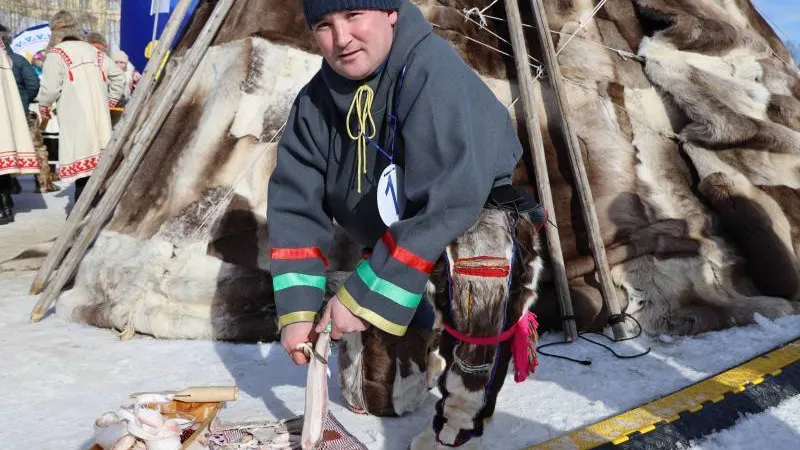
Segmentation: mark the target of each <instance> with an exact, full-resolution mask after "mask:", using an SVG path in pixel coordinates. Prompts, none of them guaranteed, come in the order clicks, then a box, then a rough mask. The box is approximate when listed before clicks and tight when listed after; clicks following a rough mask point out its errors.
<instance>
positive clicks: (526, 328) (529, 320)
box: [511, 311, 539, 383]
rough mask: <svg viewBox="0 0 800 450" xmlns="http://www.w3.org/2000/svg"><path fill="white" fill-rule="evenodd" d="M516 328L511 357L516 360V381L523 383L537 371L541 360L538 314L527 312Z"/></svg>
mask: <svg viewBox="0 0 800 450" xmlns="http://www.w3.org/2000/svg"><path fill="white" fill-rule="evenodd" d="M514 327H515V328H516V330H515V331H514V338H513V340H512V341H511V355H512V357H513V358H514V381H516V382H517V383H522V382H523V381H525V379H526V378H528V375H530V374H532V373H533V372H534V371H535V370H536V366H538V365H539V359H538V358H537V357H536V340H537V337H538V335H537V333H536V329H537V328H538V327H539V324H538V323H537V322H536V314H534V313H532V312H530V311H526V312H525V314H523V316H522V318H521V319H520V320H519V322H517V323H516V324H515V325H514Z"/></svg>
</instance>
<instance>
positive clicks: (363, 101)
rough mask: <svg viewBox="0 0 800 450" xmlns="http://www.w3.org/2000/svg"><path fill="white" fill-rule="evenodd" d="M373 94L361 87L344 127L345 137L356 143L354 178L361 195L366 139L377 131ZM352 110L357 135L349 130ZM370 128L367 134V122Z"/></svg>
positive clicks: (365, 166) (371, 137) (365, 162)
mask: <svg viewBox="0 0 800 450" xmlns="http://www.w3.org/2000/svg"><path fill="white" fill-rule="evenodd" d="M374 96H375V92H374V91H373V90H372V88H371V87H369V86H368V85H366V84H363V85H361V86H360V87H359V88H358V89H357V90H356V94H355V96H353V102H352V103H350V110H349V111H347V118H346V119H345V126H346V127H347V136H349V137H350V139H352V140H354V141H356V142H358V146H357V155H358V158H357V165H358V167H357V168H356V177H358V193H359V194H360V193H361V175H362V174H366V173H367V138H369V139H373V138H374V137H375V134H376V133H377V131H376V130H375V120H373V119H372V100H373V98H374ZM353 110H355V111H356V118H357V120H358V134H355V135H354V134H353V132H352V130H351V128H350V117H351V116H352V115H353ZM368 121H369V126H370V127H372V131H371V132H368V131H367V130H368V128H367V122H368Z"/></svg>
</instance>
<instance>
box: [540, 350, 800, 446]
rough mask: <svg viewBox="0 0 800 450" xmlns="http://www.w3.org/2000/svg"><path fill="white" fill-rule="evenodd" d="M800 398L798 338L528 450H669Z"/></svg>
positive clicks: (799, 351)
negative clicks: (744, 417) (745, 416)
mask: <svg viewBox="0 0 800 450" xmlns="http://www.w3.org/2000/svg"><path fill="white" fill-rule="evenodd" d="M798 394H800V339H796V340H794V341H793V342H791V343H789V344H786V345H784V346H782V347H780V348H778V349H776V350H772V351H770V352H767V353H765V354H763V355H761V356H758V357H756V358H753V359H751V360H749V361H747V362H745V363H744V364H741V365H739V366H737V367H734V368H732V369H730V370H727V371H725V372H722V373H720V374H719V375H716V376H713V377H711V378H707V379H705V380H703V381H700V382H697V383H695V384H693V385H692V386H689V387H687V388H685V389H682V390H680V391H677V392H675V393H672V394H669V395H667V396H664V397H662V398H659V399H658V400H655V401H653V402H650V403H647V404H645V405H642V406H640V407H638V408H635V409H632V410H630V411H627V412H624V413H622V414H620V415H617V416H614V417H611V418H609V419H606V420H603V421H601V422H598V423H595V424H593V425H589V426H588V427H586V428H583V429H581V430H577V431H573V432H570V433H567V434H565V435H562V436H559V437H557V438H554V439H551V440H549V441H546V442H542V443H540V444H536V445H533V446H530V447H528V448H527V449H526V450H566V449H570V450H587V449H598V448H603V449H616V450H624V449H634V448H635V449H670V448H676V445H678V444H680V443H684V444H688V443H689V442H690V441H691V440H696V439H698V438H700V437H702V436H705V435H707V434H710V433H712V432H714V431H717V430H721V429H725V428H727V427H730V426H732V425H733V424H734V423H735V421H736V420H737V419H738V418H739V417H740V416H741V415H742V414H747V413H757V412H761V411H763V410H765V409H767V408H770V407H772V406H775V405H777V404H779V403H780V402H781V401H782V400H784V399H786V398H789V397H792V396H794V395H798Z"/></svg>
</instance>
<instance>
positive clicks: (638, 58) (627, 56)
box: [482, 14, 647, 63]
mask: <svg viewBox="0 0 800 450" xmlns="http://www.w3.org/2000/svg"><path fill="white" fill-rule="evenodd" d="M482 17H485V18H487V19H491V20H497V21H500V22H506V19H504V18H502V17H495V16H490V15H488V14H484V15H483V16H482ZM522 26H523V27H527V28H532V29H534V30H535V29H536V25H531V24H527V23H523V24H522ZM550 32H551V33H554V34H558V35H561V36H570V34H569V33H562V32H561V31H556V30H550ZM575 37H576V38H578V39H580V40H582V41H586V42H587V43H589V44H592V45H596V46H598V47H603V48H605V49H607V50H611V51H612V52H614V53H616V54H618V55H619V56H620V57H621V58H623V59H633V60H635V61H639V62H641V63H644V62H647V59H646V58H645V57H644V56H639V55H637V54H636V53H632V52H629V51H627V50H622V49H619V48H614V47H609V46H607V45H605V44H603V43H601V42H598V41H595V40H594V39H589V38H587V37H583V36H577V35H576V36H575ZM529 56H530V55H529ZM531 58H533V57H532V56H531Z"/></svg>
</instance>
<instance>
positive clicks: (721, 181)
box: [698, 173, 800, 298]
mask: <svg viewBox="0 0 800 450" xmlns="http://www.w3.org/2000/svg"><path fill="white" fill-rule="evenodd" d="M698 189H699V191H700V193H701V194H702V195H703V197H704V198H705V199H706V200H707V201H708V202H709V203H710V204H711V207H712V208H713V209H714V211H715V212H716V213H717V214H719V215H720V217H721V218H722V223H723V228H724V230H725V234H726V235H727V236H728V237H729V238H730V239H731V240H732V241H733V242H735V243H736V245H738V246H739V248H740V249H741V250H742V252H743V253H744V255H745V265H746V267H747V272H748V274H749V275H750V277H751V278H752V279H753V281H754V282H755V284H756V286H757V287H758V289H759V290H760V291H761V292H762V293H764V294H766V295H771V296H775V297H785V298H793V297H795V296H796V295H797V293H798V290H799V289H800V272H799V271H798V267H797V262H796V259H795V255H794V254H793V252H792V251H791V250H790V249H787V248H786V246H785V245H784V244H783V242H782V241H781V239H780V238H779V237H778V236H777V235H776V234H775V232H774V231H773V229H772V221H771V219H770V217H769V215H768V214H767V213H766V212H765V211H764V209H763V208H762V207H761V206H760V205H759V204H758V203H756V202H755V201H753V199H751V198H748V197H746V196H745V195H743V194H742V193H741V192H739V190H738V189H737V188H736V187H735V186H734V184H733V183H732V182H731V181H729V180H728V179H727V177H726V176H725V175H724V174H722V173H714V174H711V175H709V176H708V177H706V178H705V179H703V181H702V182H701V183H700V186H699V187H698ZM795 203H796V202H795Z"/></svg>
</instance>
